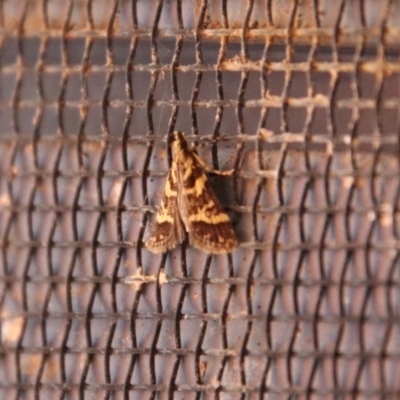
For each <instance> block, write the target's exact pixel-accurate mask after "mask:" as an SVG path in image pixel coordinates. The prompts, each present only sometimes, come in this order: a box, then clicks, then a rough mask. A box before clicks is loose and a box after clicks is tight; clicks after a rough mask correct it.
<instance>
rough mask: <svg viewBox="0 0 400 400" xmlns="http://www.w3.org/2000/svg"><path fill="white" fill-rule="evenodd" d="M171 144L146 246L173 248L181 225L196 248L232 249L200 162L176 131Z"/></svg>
mask: <svg viewBox="0 0 400 400" xmlns="http://www.w3.org/2000/svg"><path fill="white" fill-rule="evenodd" d="M172 148H173V157H174V159H173V163H172V166H171V170H170V172H169V174H168V179H167V183H166V185H165V192H164V197H163V201H162V202H161V206H160V210H159V212H158V214H157V217H156V224H155V227H154V231H153V234H152V235H151V237H150V239H149V240H148V241H147V242H146V246H147V248H148V249H149V250H150V251H153V252H163V251H166V250H170V249H172V248H174V247H175V246H177V245H178V244H180V243H182V241H183V239H184V232H183V228H184V229H185V230H186V232H187V233H188V234H189V242H190V244H191V245H193V246H194V247H196V248H198V249H200V250H203V251H205V252H207V253H212V254H223V253H229V252H231V251H233V250H234V249H235V247H236V246H237V239H236V235H235V233H234V231H233V228H232V225H231V222H230V219H229V217H228V215H227V214H226V213H225V212H224V211H223V209H222V207H221V205H220V203H219V201H218V199H217V197H216V195H215V194H214V192H213V190H212V188H211V186H210V184H209V182H208V180H207V176H206V174H205V172H204V169H205V168H204V162H203V161H199V160H200V159H199V156H198V155H197V154H196V153H195V152H194V151H192V150H190V149H189V147H188V145H187V142H186V140H185V139H184V137H183V135H182V134H181V133H180V132H174V141H173V143H172ZM207 169H208V168H207Z"/></svg>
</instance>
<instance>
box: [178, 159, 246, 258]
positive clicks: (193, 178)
mask: <svg viewBox="0 0 400 400" xmlns="http://www.w3.org/2000/svg"><path fill="white" fill-rule="evenodd" d="M179 181H180V182H181V186H182V188H181V190H180V191H179V195H178V209H179V212H180V215H181V218H182V221H183V223H184V224H185V228H186V231H187V232H188V234H189V242H190V244H191V245H192V246H194V247H196V248H198V249H199V250H202V251H204V252H206V253H211V254H225V253H230V252H232V251H233V250H234V249H235V248H236V247H237V244H238V242H237V238H236V235H235V232H234V230H233V228H232V224H231V221H230V219H229V217H228V215H227V214H226V213H225V212H224V210H223V208H222V207H221V205H220V203H219V201H218V198H217V196H216V195H215V193H214V191H213V190H212V188H211V186H210V184H209V182H208V180H207V176H206V174H205V173H204V170H203V168H202V167H201V166H200V165H199V164H198V163H196V162H195V161H194V162H193V163H192V172H191V174H190V176H189V175H188V176H187V179H183V177H182V178H181V179H179Z"/></svg>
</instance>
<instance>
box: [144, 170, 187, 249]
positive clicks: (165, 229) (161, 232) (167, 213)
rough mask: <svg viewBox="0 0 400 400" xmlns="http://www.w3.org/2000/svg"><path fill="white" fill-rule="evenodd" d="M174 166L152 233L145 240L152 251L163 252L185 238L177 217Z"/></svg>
mask: <svg viewBox="0 0 400 400" xmlns="http://www.w3.org/2000/svg"><path fill="white" fill-rule="evenodd" d="M174 177H176V168H171V170H170V172H169V174H168V177H167V183H166V184H165V191H164V196H163V199H162V201H161V205H160V209H159V210H158V213H157V215H156V220H155V224H154V227H153V233H152V235H151V236H150V238H149V239H148V240H147V241H146V243H145V245H146V247H147V248H148V249H149V250H150V251H151V252H153V253H164V252H166V251H167V250H171V249H173V248H175V247H176V246H177V245H178V244H181V243H182V242H183V240H184V238H185V231H184V229H183V225H182V221H181V219H180V217H179V211H178V201H177V195H178V193H177V183H176V178H174Z"/></svg>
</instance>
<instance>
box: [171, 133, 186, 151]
mask: <svg viewBox="0 0 400 400" xmlns="http://www.w3.org/2000/svg"><path fill="white" fill-rule="evenodd" d="M172 149H173V150H174V152H175V153H179V152H186V151H188V144H187V142H186V140H185V138H184V136H183V133H182V132H178V131H175V132H174V135H173V141H172Z"/></svg>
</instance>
